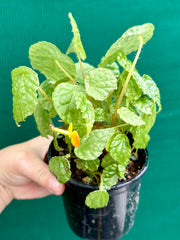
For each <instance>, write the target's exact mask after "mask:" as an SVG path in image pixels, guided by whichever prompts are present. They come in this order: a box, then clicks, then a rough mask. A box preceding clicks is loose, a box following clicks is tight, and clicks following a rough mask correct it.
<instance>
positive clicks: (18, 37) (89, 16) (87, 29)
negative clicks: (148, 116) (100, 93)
mask: <svg viewBox="0 0 180 240" xmlns="http://www.w3.org/2000/svg"><path fill="white" fill-rule="evenodd" d="M68 12H72V14H73V16H74V17H75V19H76V21H77V23H78V26H79V29H80V32H81V37H82V42H83V45H84V48H85V50H86V54H87V61H88V62H89V63H90V64H92V65H95V66H96V65H97V64H98V63H99V61H100V59H101V57H102V56H103V55H104V54H105V52H106V50H107V49H108V48H109V47H110V45H111V44H112V43H113V42H114V41H115V40H117V38H119V37H120V36H121V34H122V33H123V32H124V31H125V30H126V29H127V28H129V27H132V26H134V25H139V24H143V23H145V22H152V23H153V24H154V25H155V32H154V36H153V38H152V40H151V41H150V42H148V44H147V45H146V46H145V47H144V48H143V50H142V53H141V56H140V59H139V61H138V64H137V68H138V70H139V72H140V73H141V74H144V73H146V74H149V75H150V76H151V77H152V78H153V79H154V80H155V82H156V83H157V85H158V87H159V89H160V91H161V98H162V107H163V110H162V112H161V113H160V114H159V115H158V117H157V121H156V124H155V126H154V127H153V129H152V131H151V134H150V135H151V140H150V143H149V145H148V150H149V155H150V166H149V169H148V171H147V173H146V174H145V176H144V177H143V179H142V187H141V193H140V203H139V207H138V211H137V214H136V219H135V224H134V226H133V228H132V230H131V231H130V232H129V233H128V235H126V236H124V237H123V240H135V239H136V240H137V239H139V240H144V239H146V240H152V239H153V240H160V239H164V240H169V239H175V240H176V239H180V232H179V231H180V230H179V226H180V220H179V219H180V181H179V169H180V161H179V157H180V148H179V145H180V140H179V133H180V129H179V123H180V100H179V93H180V71H179V70H180V46H179V44H180V1H179V0H159V1H157V0H156V1H155V0H144V1H142V0H136V1H134V0H132V1H130V0H125V1H122V0H121V1H120V0H109V1H108V0H99V1H98V0H96V1H94V0H66V1H63V0H62V1H61V0H51V1H50V0H31V1H23V0H0V148H3V147H6V146H8V145H10V144H15V143H18V142H22V141H24V140H28V139H30V138H32V137H35V136H37V135H38V132H37V130H36V127H35V124H34V120H33V119H32V118H31V117H30V118H28V119H27V120H26V122H25V123H23V124H22V126H21V128H17V127H16V125H15V122H14V120H13V117H12V94H11V75H10V73H11V70H12V69H13V68H15V67H17V66H20V65H26V66H30V64H29V59H28V48H29V46H30V45H31V44H34V43H36V42H38V41H41V40H45V41H50V42H52V43H54V44H56V45H57V46H58V47H59V48H60V49H61V51H62V52H66V50H67V48H68V46H69V44H70V41H71V38H72V32H71V26H70V24H69V19H68ZM110 221H111V219H110ZM8 239H14V240H21V239H23V240H30V239H31V240H32V239H33V240H36V239H43V240H49V239H50V240H56V239H57V240H59V239H62V240H63V239H74V240H76V239H79V238H78V237H77V236H75V235H74V233H72V231H71V230H70V228H69V226H68V224H67V221H66V217H65V213H64V208H63V204H62V199H61V196H60V197H56V196H50V197H47V198H44V199H39V200H26V201H16V200H14V201H13V202H12V203H11V204H10V205H9V206H8V207H7V208H6V209H5V210H4V212H3V213H2V214H1V215H0V240H8Z"/></svg>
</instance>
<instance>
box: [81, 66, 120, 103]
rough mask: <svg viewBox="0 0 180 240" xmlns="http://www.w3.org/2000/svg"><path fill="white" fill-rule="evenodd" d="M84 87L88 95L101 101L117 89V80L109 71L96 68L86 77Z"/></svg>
mask: <svg viewBox="0 0 180 240" xmlns="http://www.w3.org/2000/svg"><path fill="white" fill-rule="evenodd" d="M85 87H86V92H87V93H88V95H90V96H91V97H93V98H94V99H95V100H100V101H103V100H105V99H106V98H107V97H108V96H109V94H110V93H111V92H112V91H114V90H115V89H116V88H117V79H116V77H115V76H114V74H113V73H112V72H111V71H110V70H108V69H105V68H96V69H94V70H91V71H90V72H89V73H88V74H87V75H86V78H85Z"/></svg>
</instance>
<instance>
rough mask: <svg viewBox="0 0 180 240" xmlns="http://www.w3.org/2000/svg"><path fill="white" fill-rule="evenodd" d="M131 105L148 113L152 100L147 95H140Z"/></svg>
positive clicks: (150, 109)
mask: <svg viewBox="0 0 180 240" xmlns="http://www.w3.org/2000/svg"><path fill="white" fill-rule="evenodd" d="M133 106H134V107H135V108H136V109H138V110H139V111H141V112H143V113H145V114H147V115H149V114H152V107H154V102H153V100H151V99H149V98H148V97H146V96H142V97H140V98H139V99H138V100H136V101H135V102H133Z"/></svg>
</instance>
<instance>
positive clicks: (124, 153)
mask: <svg viewBox="0 0 180 240" xmlns="http://www.w3.org/2000/svg"><path fill="white" fill-rule="evenodd" d="M109 153H110V155H111V156H112V157H113V158H114V159H115V160H116V161H117V162H118V163H119V164H121V165H123V166H126V165H127V163H128V161H129V159H130V157H131V146H130V144H129V139H128V137H127V136H126V135H124V134H122V133H120V132H118V133H116V134H114V138H113V139H112V141H111V144H110V150H109Z"/></svg>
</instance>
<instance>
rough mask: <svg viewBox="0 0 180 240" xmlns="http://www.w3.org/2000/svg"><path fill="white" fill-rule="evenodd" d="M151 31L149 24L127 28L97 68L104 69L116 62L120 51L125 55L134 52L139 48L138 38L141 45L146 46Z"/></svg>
mask: <svg viewBox="0 0 180 240" xmlns="http://www.w3.org/2000/svg"><path fill="white" fill-rule="evenodd" d="M153 31H154V26H153V24H151V23H145V24H143V25H139V26H134V27H132V28H129V29H128V30H127V31H126V32H125V33H124V34H123V35H122V36H121V37H120V38H119V39H118V40H117V41H116V42H115V43H114V44H113V45H112V46H111V47H110V49H109V50H108V51H107V52H106V55H105V56H104V57H103V58H102V59H101V62H100V64H99V66H101V67H105V66H106V65H107V64H111V63H112V62H114V61H116V57H117V53H118V52H119V51H120V50H122V51H123V52H124V53H125V54H126V55H128V54H130V53H131V52H134V51H136V50H137V49H138V48H139V36H141V37H142V39H143V44H146V43H147V42H148V41H149V40H150V39H151V37H152V35H153Z"/></svg>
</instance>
